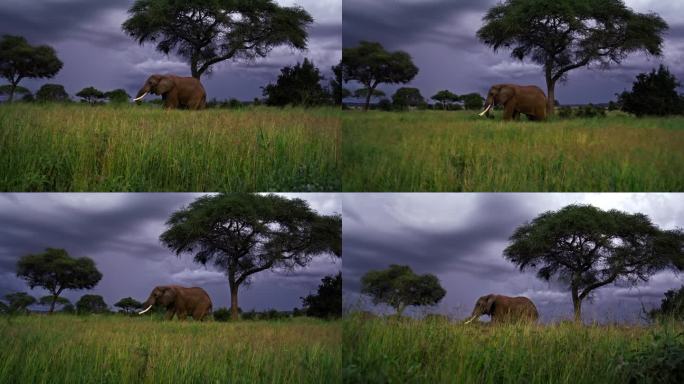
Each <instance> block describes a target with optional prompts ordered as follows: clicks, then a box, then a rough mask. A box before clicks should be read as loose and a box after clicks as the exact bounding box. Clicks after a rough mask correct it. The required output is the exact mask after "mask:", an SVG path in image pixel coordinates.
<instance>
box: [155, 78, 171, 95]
mask: <svg viewBox="0 0 684 384" xmlns="http://www.w3.org/2000/svg"><path fill="white" fill-rule="evenodd" d="M173 87H174V82H173V80H171V79H170V78H168V77H166V76H164V77H162V78H161V80H159V84H157V91H158V92H159V94H163V93H167V92H170V91H171V90H172V89H173Z"/></svg>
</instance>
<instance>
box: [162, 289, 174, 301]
mask: <svg viewBox="0 0 684 384" xmlns="http://www.w3.org/2000/svg"><path fill="white" fill-rule="evenodd" d="M163 289H164V293H163V294H162V296H161V300H160V301H161V302H162V303H172V302H173V301H174V300H176V289H175V288H173V287H164V288H163Z"/></svg>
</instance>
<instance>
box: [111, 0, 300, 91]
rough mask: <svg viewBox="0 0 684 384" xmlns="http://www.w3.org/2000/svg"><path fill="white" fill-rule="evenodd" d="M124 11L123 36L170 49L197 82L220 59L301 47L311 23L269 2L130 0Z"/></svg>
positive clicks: (293, 10) (293, 9)
mask: <svg viewBox="0 0 684 384" xmlns="http://www.w3.org/2000/svg"><path fill="white" fill-rule="evenodd" d="M128 13H129V15H130V17H129V18H128V19H127V20H126V21H125V22H124V23H123V25H122V28H123V30H124V32H126V33H127V34H128V35H129V36H131V37H132V38H134V39H136V40H137V41H138V43H140V44H141V45H142V44H144V43H148V42H149V43H154V44H157V46H156V49H157V51H159V52H162V53H164V54H167V55H168V54H169V53H171V52H172V51H175V53H176V54H177V55H179V56H181V57H183V58H185V59H186V60H188V61H189V63H190V69H191V72H192V76H193V77H195V78H197V79H199V78H200V77H201V76H202V74H204V73H205V72H207V71H209V70H210V68H211V66H212V65H214V64H216V63H220V62H222V61H225V60H230V59H248V60H251V59H255V58H258V57H266V56H267V55H268V53H269V52H270V51H271V50H272V49H273V48H275V47H278V46H287V47H290V48H294V49H298V50H303V49H306V46H307V38H308V33H307V31H306V28H307V27H308V26H309V25H310V24H311V23H312V22H313V18H312V17H311V15H309V13H308V12H306V11H305V10H304V9H303V8H301V7H299V6H293V7H283V6H280V5H278V4H277V3H276V2H275V1H273V0H258V1H242V0H240V1H235V0H212V1H207V0H184V1H177V0H136V1H135V2H134V3H133V5H132V6H131V8H130V9H129V10H128Z"/></svg>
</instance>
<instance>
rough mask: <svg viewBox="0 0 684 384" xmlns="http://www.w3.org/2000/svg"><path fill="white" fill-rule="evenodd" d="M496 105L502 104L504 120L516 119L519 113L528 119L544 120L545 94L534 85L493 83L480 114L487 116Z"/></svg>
mask: <svg viewBox="0 0 684 384" xmlns="http://www.w3.org/2000/svg"><path fill="white" fill-rule="evenodd" d="M496 105H503V106H504V116H503V118H504V121H510V120H511V119H515V120H517V119H518V117H519V116H520V114H521V113H522V114H525V115H527V118H528V119H530V120H535V121H539V120H546V95H545V94H544V91H542V90H541V89H540V88H539V87H537V86H535V85H515V84H497V85H493V86H492V87H491V88H490V89H489V93H488V94H487V99H486V100H485V110H484V111H482V113H480V116H483V115H485V114H486V115H487V117H489V110H490V109H492V107H494V106H496Z"/></svg>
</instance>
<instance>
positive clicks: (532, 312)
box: [465, 294, 539, 324]
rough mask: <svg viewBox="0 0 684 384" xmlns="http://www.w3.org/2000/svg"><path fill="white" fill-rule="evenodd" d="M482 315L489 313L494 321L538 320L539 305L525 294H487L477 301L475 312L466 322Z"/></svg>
mask: <svg viewBox="0 0 684 384" xmlns="http://www.w3.org/2000/svg"><path fill="white" fill-rule="evenodd" d="M482 315H489V316H491V318H492V323H503V322H516V321H529V322H536V321H537V319H539V313H537V307H535V306H534V303H532V301H531V300H530V299H528V298H527V297H524V296H518V297H509V296H503V295H495V294H491V295H487V296H482V297H480V298H479V299H478V300H477V302H476V303H475V308H473V313H472V314H471V315H470V316H471V317H470V319H469V320H468V321H466V322H465V324H468V323H470V322H471V321H473V320H475V319H476V318H478V317H480V316H482Z"/></svg>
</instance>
